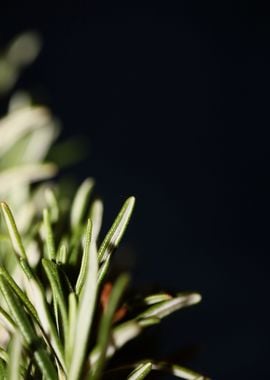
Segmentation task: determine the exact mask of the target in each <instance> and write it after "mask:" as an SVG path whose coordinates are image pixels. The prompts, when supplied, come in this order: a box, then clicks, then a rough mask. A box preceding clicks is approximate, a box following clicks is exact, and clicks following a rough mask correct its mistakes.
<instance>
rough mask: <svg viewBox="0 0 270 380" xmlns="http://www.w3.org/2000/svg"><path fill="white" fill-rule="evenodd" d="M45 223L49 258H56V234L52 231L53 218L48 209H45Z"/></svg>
mask: <svg viewBox="0 0 270 380" xmlns="http://www.w3.org/2000/svg"><path fill="white" fill-rule="evenodd" d="M43 225H44V228H45V241H46V247H47V253H48V258H49V259H50V260H55V258H56V251H55V243H54V236H53V232H52V225H51V218H50V214H49V211H48V209H45V210H43Z"/></svg>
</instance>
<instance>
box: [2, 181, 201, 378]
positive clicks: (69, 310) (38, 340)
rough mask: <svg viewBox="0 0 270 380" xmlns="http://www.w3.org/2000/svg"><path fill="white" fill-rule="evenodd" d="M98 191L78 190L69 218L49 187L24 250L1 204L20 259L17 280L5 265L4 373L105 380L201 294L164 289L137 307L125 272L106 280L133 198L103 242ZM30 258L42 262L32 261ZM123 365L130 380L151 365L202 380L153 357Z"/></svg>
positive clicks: (88, 187)
mask: <svg viewBox="0 0 270 380" xmlns="http://www.w3.org/2000/svg"><path fill="white" fill-rule="evenodd" d="M92 188H93V181H92V180H91V179H87V180H86V181H85V182H83V184H82V185H81V186H80V187H79V189H78V191H77V193H76V195H75V198H74V200H73V203H72V206H71V210H70V216H69V221H68V223H66V220H63V219H62V216H61V213H60V212H59V207H58V200H57V198H56V196H55V194H54V193H53V191H52V190H51V189H47V192H48V193H49V194H50V196H47V200H48V201H47V205H46V208H45V209H44V210H43V218H42V219H41V220H40V221H39V222H37V224H36V225H35V228H34V232H33V233H32V236H31V238H29V241H28V246H31V247H32V249H31V251H28V250H27V249H25V245H24V242H23V240H22V238H21V235H20V233H19V231H18V228H17V226H16V222H15V219H14V217H13V214H12V212H11V210H10V208H9V206H8V205H7V204H6V203H4V202H2V203H1V211H2V215H3V219H4V221H5V225H6V234H7V235H8V236H9V239H10V242H11V244H10V254H12V252H13V254H14V255H15V257H16V260H17V270H16V272H17V281H15V280H14V279H13V278H12V276H11V275H10V274H9V273H8V271H7V270H6V269H5V268H4V267H3V266H1V267H0V292H1V308H0V322H1V323H2V325H3V326H4V328H5V331H6V340H5V341H2V348H1V350H0V358H1V359H0V377H1V378H7V379H13V380H15V379H21V378H24V379H39V378H40V379H49V380H56V379H69V380H78V379H89V380H90V379H91V380H97V379H101V378H103V377H104V376H105V375H106V372H107V371H108V373H110V371H113V373H115V372H116V371H117V370H118V369H111V368H110V369H108V368H107V364H108V361H109V359H110V358H112V357H113V356H114V354H115V353H116V352H117V351H118V350H119V349H120V348H121V347H122V346H123V345H124V344H126V343H127V342H128V341H130V340H131V339H134V338H135V337H136V336H138V335H139V334H140V333H141V332H142V331H143V330H144V329H145V328H147V327H148V326H151V325H155V324H157V323H159V322H160V320H161V319H162V318H164V317H166V316H167V315H169V314H170V313H172V312H174V311H176V310H179V309H181V308H184V307H187V306H190V305H193V304H196V303H197V302H199V301H200V299H201V297H200V295H199V294H198V293H179V294H177V295H171V294H167V293H158V294H150V295H149V296H147V297H141V299H140V302H138V301H136V307H134V304H133V305H132V301H131V303H130V302H129V299H125V294H126V290H127V287H128V283H129V277H128V275H127V274H121V275H120V276H119V277H118V278H117V279H116V280H115V281H113V283H112V282H108V280H107V279H108V271H109V267H110V263H111V259H112V256H113V254H114V252H115V250H116V248H117V247H118V245H119V244H120V241H121V239H122V237H123V234H124V232H125V230H126V227H127V225H128V222H129V220H130V217H131V214H132V211H133V208H134V204H135V199H134V197H130V198H128V199H127V200H126V202H125V203H124V205H123V207H122V208H121V210H120V212H119V214H118V216H117V217H116V219H115V221H114V223H113V225H112V227H111V228H110V230H109V231H108V233H107V234H106V236H105V238H104V239H103V241H102V243H101V244H99V243H98V241H99V239H98V236H99V232H100V227H101V219H102V203H101V202H100V200H93V201H92V202H91V203H90V206H89V197H90V195H91V193H92ZM64 217H65V218H66V215H64ZM63 225H66V228H65V230H64V231H63ZM29 243H31V244H29ZM32 255H34V256H37V257H38V260H36V261H35V260H32V258H31V256H32ZM31 262H35V264H31ZM18 281H19V283H18ZM136 308H137V311H136ZM134 309H135V310H134ZM124 368H130V374H129V375H127V379H143V378H144V377H146V376H147V375H148V373H149V372H151V371H152V370H163V371H169V372H170V373H172V374H174V375H175V376H176V377H180V378H182V379H194V380H195V379H196V380H198V379H204V377H202V376H200V375H198V374H196V373H194V372H192V371H190V370H187V369H184V368H182V367H179V366H177V365H170V366H169V365H166V364H165V363H159V362H155V361H152V360H149V359H145V360H143V359H142V361H140V362H136V363H132V364H130V366H128V367H124ZM121 370H122V369H121V368H119V371H120V372H119V376H120V374H121Z"/></svg>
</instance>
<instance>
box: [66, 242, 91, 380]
mask: <svg viewBox="0 0 270 380" xmlns="http://www.w3.org/2000/svg"><path fill="white" fill-rule="evenodd" d="M97 273H98V261H97V252H96V249H95V244H94V243H93V241H91V243H90V249H89V259H88V268H87V274H86V278H85V284H84V287H83V291H82V294H81V297H80V303H79V307H78V314H77V319H76V321H77V324H76V329H75V337H74V346H73V354H72V358H71V364H70V369H69V377H68V379H69V380H78V379H79V378H80V373H81V371H82V366H83V362H84V360H85V357H86V354H87V353H86V347H87V342H88V341H89V336H90V330H91V325H92V321H93V316H94V311H95V305H96V297H97Z"/></svg>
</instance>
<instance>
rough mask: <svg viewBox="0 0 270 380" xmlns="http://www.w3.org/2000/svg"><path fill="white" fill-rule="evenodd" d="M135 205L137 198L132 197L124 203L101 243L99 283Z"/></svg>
mask: <svg viewBox="0 0 270 380" xmlns="http://www.w3.org/2000/svg"><path fill="white" fill-rule="evenodd" d="M134 205H135V198H134V197H130V198H128V199H127V200H126V202H125V203H124V205H123V207H122V209H121V210H120V212H119V214H118V215H117V218H116V219H115V222H114V223H113V225H112V227H111V228H110V230H109V232H108V233H107V235H106V237H105V239H104V241H103V242H102V244H101V247H100V249H99V251H98V259H99V263H100V265H101V267H100V270H99V276H98V277H99V278H98V281H99V284H100V283H101V281H102V280H103V278H104V276H105V275H106V272H107V270H108V267H109V263H110V259H111V255H112V253H113V251H114V250H115V249H116V248H117V247H118V245H119V243H120V241H121V239H122V236H123V234H124V232H125V230H126V228H127V225H128V222H129V220H130V217H131V215H132V212H133V209H134Z"/></svg>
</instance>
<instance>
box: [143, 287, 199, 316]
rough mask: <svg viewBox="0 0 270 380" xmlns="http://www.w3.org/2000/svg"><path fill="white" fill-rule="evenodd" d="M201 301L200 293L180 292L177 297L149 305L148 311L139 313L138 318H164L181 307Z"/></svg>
mask: <svg viewBox="0 0 270 380" xmlns="http://www.w3.org/2000/svg"><path fill="white" fill-rule="evenodd" d="M200 301H201V296H200V294H198V293H188V292H187V293H180V294H179V295H177V297H173V298H172V299H169V300H168V301H164V302H160V303H158V304H155V305H153V306H151V307H149V308H148V309H147V310H146V311H144V312H143V313H141V314H139V315H138V317H137V318H150V317H157V318H164V317H166V316H167V315H170V314H171V313H174V312H175V311H177V310H179V309H182V308H184V307H187V306H191V305H194V304H196V303H198V302H200Z"/></svg>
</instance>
